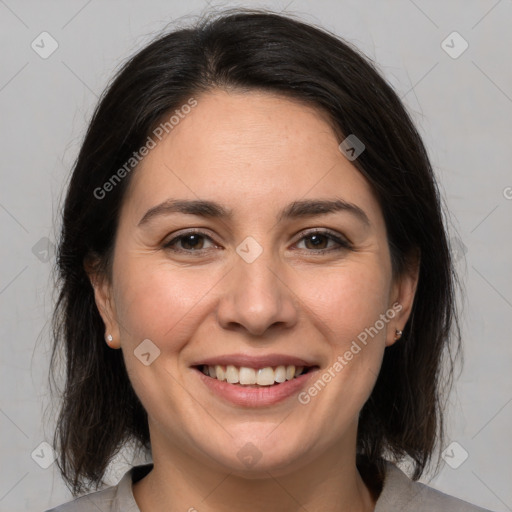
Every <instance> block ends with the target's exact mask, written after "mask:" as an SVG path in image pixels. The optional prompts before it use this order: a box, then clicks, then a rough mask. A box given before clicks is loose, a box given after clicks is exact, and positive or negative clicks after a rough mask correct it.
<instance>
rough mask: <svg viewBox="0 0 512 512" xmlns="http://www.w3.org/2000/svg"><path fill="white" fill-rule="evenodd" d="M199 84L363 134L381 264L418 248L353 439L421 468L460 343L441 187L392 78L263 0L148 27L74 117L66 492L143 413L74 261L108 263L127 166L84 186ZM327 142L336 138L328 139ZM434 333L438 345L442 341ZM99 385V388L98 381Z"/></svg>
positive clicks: (106, 266)
mask: <svg viewBox="0 0 512 512" xmlns="http://www.w3.org/2000/svg"><path fill="white" fill-rule="evenodd" d="M214 88H230V89H241V90H264V91H269V92H272V93H275V94H281V95H285V96H287V97H291V98H294V99H297V100H299V101H303V102H306V103H307V104H309V105H312V106H314V107H315V108H317V109H318V110H319V111H322V112H324V113H326V114H327V115H328V117H329V119H330V120H331V121H332V124H333V126H334V127H335V128H336V130H337V132H338V133H339V134H344V137H346V136H348V135H350V134H355V135H356V136H357V138H358V139H360V140H361V141H362V142H363V143H364V145H365V147H366V149H365V151H364V152H363V153H362V154H361V155H360V156H359V157H358V158H357V159H356V160H355V161H354V162H353V163H354V165H355V166H356V167H357V169H358V170H359V171H360V172H361V173H362V174H363V175H364V176H365V178H366V179H367V181H368V183H369V184H370V186H371V187H372V189H373V191H374V192H375V194H376V196H377V198H378V200H379V203H380V206H381V209H382V212H383V216H384V220H385V222H386V228H387V234H388V242H389V249H390V254H391V260H392V267H393V273H394V276H399V275H401V274H402V273H403V272H405V271H407V263H408V261H409V258H410V256H411V254H413V252H414V251H419V253H420V254H421V263H420V270H419V282H418V287H417V291H416V297H415V300H414V304H413V309H412V312H411V315H410V318H409V321H408V322H407V324H406V326H405V327H404V329H403V337H402V339H401V340H400V341H399V342H397V343H395V344H394V345H393V346H390V347H388V348H387V349H386V351H385V355H384V360H383V364H382V368H381V371H380V374H379V376H378V380H377V383H376V385H375V388H374V390H373V392H372V394H371V396H370V398H369V400H368V401H367V403H366V404H365V405H364V407H363V409H362V411H361V413H360V419H359V430H358V440H357V452H358V454H359V457H360V458H361V460H362V459H363V458H364V459H365V460H367V461H368V462H369V463H370V464H372V465H373V466H374V467H377V468H378V469H379V471H382V467H383V466H382V458H383V457H387V458H391V459H395V460H399V459H401V458H403V457H404V456H409V457H410V458H411V459H412V462H413V465H414V474H413V478H414V479H417V478H419V477H420V476H421V474H422V472H423V470H424V468H425V467H426V465H427V463H428V462H429V461H430V460H431V458H432V454H433V452H434V451H435V447H436V442H438V441H439V440H440V439H442V434H443V422H442V405H443V402H442V398H443V396H444V395H443V393H442V392H441V391H442V385H443V384H444V383H445V379H442V376H443V375H444V374H443V373H442V372H441V369H442V362H443V359H444V358H443V355H444V354H448V355H449V356H450V357H449V359H448V365H447V368H448V375H449V378H448V379H447V380H446V382H448V381H450V380H451V376H452V373H453V371H452V370H453V350H451V349H450V346H451V343H452V342H453V341H456V342H457V348H458V346H459V344H460V329H459V324H458V320H457V314H456V301H455V285H456V284H457V280H456V276H455V274H454V271H453V263H452V261H451V256H450V251H449V247H448V243H447V235H446V231H445V226H444V222H443V216H442V208H441V196H440V193H439V190H438V187H437V184H436V181H435V178H434V174H433V171H432V168H431V165H430V162H429V159H428V157H427V153H426V150H425V147H424V145H423V143H422V140H421V138H420V136H419V135H418V133H417V131H416V129H415V127H414V125H413V123H412V121H411V119H410V117H409V115H408V113H407V112H406V110H405V108H404V106H403V105H402V103H401V101H400V99H399V98H398V96H397V94H396V93H395V92H394V91H393V90H392V88H391V87H390V86H389V85H388V84H387V83H386V82H385V81H384V79H383V78H382V77H381V76H380V74H379V73H378V71H377V70H376V68H375V66H374V65H373V64H372V63H371V62H370V61H369V60H368V59H367V58H365V57H364V56H362V55H361V54H360V53H359V52H358V51H357V50H356V49H355V48H352V47H351V46H350V45H349V44H348V43H346V42H344V41H342V40H341V39H339V38H337V37H336V36H334V35H332V34H330V33H328V32H327V31H325V30H322V29H319V28H316V27H313V26H311V25H308V24H306V23H304V22H301V21H298V20H295V19H293V18H291V17H285V16H282V15H278V14H275V13H270V12H267V11H254V10H250V11H249V10H240V9H238V10H237V11H235V12H233V11H227V12H223V13H220V14H215V15H210V16H209V17H206V18H203V19H202V20H201V21H199V22H198V23H196V24H195V25H194V26H193V27H191V28H182V29H179V30H175V31H173V32H170V33H167V34H164V35H161V36H159V37H158V38H157V39H156V40H154V41H153V42H152V43H150V44H149V45H148V46H146V47H145V48H143V49H142V50H141V51H139V52H138V53H137V54H136V55H135V56H134V57H133V58H131V59H130V60H129V61H128V62H127V63H126V64H125V65H124V66H123V67H122V68H121V70H120V71H119V72H118V73H117V75H116V77H115V78H114V79H113V81H112V83H111V84H110V86H109V87H108V89H107V90H106V91H105V93H104V94H103V96H102V98H101V100H100V102H99V104H98V106H97V108H96V110H95V112H94V115H93V117H92V120H91V122H90V124H89V127H88V130H87V133H86V136H85V140H84V141H83V144H82V147H81V150H80V152H79V155H78V158H77V160H76V163H75V165H74V170H73V173H72V176H71V180H70V182H69V186H68V189H67V196H66V199H65V204H64V208H63V213H62V230H61V237H60V240H59V247H58V259H57V270H58V290H59V298H58V302H57V304H56V308H55V312H54V318H53V332H54V345H53V353H52V368H53V372H54V373H53V375H54V376H55V375H56V372H57V367H58V365H57V360H58V355H59V354H61V353H62V349H63V351H64V355H65V361H66V362H65V388H64V391H63V397H62V405H61V410H60V415H59V417H58V423H57V429H56V433H55V439H54V444H55V447H56V449H57V450H58V451H59V453H60V456H59V459H58V460H59V467H60V469H61V472H62V474H63V477H64V479H65V480H66V482H67V483H68V485H69V486H70V488H71V489H72V491H73V492H74V493H75V494H78V493H80V492H82V491H83V490H85V489H86V488H90V487H92V485H94V484H96V485H98V484H100V483H101V482H102V478H103V475H104V472H105V470H106V468H107V466H108V463H109V461H110V460H111V458H112V456H113V455H114V454H115V453H116V452H117V451H118V450H119V449H120V448H121V447H123V446H124V445H126V443H128V442H129V441H136V442H137V443H140V446H142V447H145V448H146V449H149V448H150V446H149V431H148V423H147V415H146V412H145V410H144V408H143V407H142V405H141V403H140V402H139V400H138V398H137V396H136V395H135V393H134V391H133V388H132V386H131V384H130V381H129V379H128V376H127V373H126V369H125V366H124V363H123V357H122V353H121V351H120V350H111V349H110V348H108V346H107V345H106V343H105V341H104V324H103V322H102V319H101V317H100V315H99V312H98V310H97V307H96V304H95V301H94V295H93V288H92V286H91V283H90V281H89V278H88V276H87V274H86V272H85V269H84V262H85V261H87V260H88V259H90V258H91V257H95V258H96V259H97V261H98V262H99V269H101V270H102V271H104V272H105V273H106V274H107V275H109V272H110V268H111V267H110V263H111V255H112V249H113V246H114V242H115V235H116V228H117V223H118V214H119V211H120V206H121V204H122V201H123V198H124V195H125V190H126V187H127V186H128V184H129V182H130V177H131V175H132V174H133V173H134V172H136V169H135V170H134V171H132V172H131V173H130V174H128V175H127V176H126V177H124V179H122V180H120V182H119V183H116V185H115V186H114V187H113V188H112V190H111V191H109V194H108V199H102V198H101V197H98V193H97V192H96V193H95V191H97V190H98V187H102V186H103V184H104V183H106V182H107V181H109V179H111V178H112V176H113V174H114V173H116V171H117V170H118V169H120V168H122V167H123V165H124V164H125V163H126V162H127V161H128V160H129V159H130V157H131V156H132V154H133V152H134V151H137V150H138V149H139V148H140V147H141V146H142V145H143V144H144V142H145V140H146V139H147V137H148V135H149V134H150V133H151V130H152V129H153V127H154V126H155V124H156V123H157V122H158V121H159V120H161V119H162V117H163V116H164V115H169V113H170V112H172V111H174V110H175V109H177V108H179V107H180V105H183V104H184V103H185V102H186V101H187V99H189V98H190V97H192V96H194V95H197V96H199V95H200V94H202V93H205V92H208V91H209V90H212V89H214ZM340 142H341V139H340ZM447 349H448V350H447ZM107 390H108V391H107Z"/></svg>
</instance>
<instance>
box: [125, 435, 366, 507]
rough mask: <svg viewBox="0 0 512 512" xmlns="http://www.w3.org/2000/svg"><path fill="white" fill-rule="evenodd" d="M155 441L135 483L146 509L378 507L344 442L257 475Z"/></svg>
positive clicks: (139, 503) (135, 493)
mask: <svg viewBox="0 0 512 512" xmlns="http://www.w3.org/2000/svg"><path fill="white" fill-rule="evenodd" d="M155 441H156V442H155ZM167 441H168V440H167ZM351 445H352V443H351ZM152 446H153V460H154V467H153V470H152V471H151V472H150V473H149V474H148V475H147V476H146V477H145V478H143V479H142V480H141V481H139V482H137V483H136V484H134V486H133V493H134V497H135V499H136V501H137V503H138V505H139V508H140V510H141V512H147V511H149V510H150V511H152V512H160V511H164V510H165V511H166V512H175V511H176V512H177V511H189V512H220V511H224V510H226V509H227V508H229V509H231V510H244V512H260V511H261V510H265V511H268V512H299V511H304V510H308V511H310V512H313V511H320V510H321V511H322V512H345V511H346V512H348V511H350V512H371V511H373V510H374V507H375V500H374V497H373V496H372V494H371V492H370V491H369V489H368V488H367V486H366V485H365V483H364V481H363V479H362V478H361V475H360V474H359V472H358V470H357V467H356V457H355V450H347V449H343V448H345V447H342V446H339V447H332V446H330V447H328V448H327V449H326V450H325V452H324V453H322V454H321V455H320V456H319V457H316V458H315V459H314V460H312V461H310V462H308V463H307V464H304V465H302V466H301V467H300V468H297V469H295V470H292V471H286V472H284V473H282V474H277V473H276V472H275V471H272V470H271V469H269V470H267V471H265V470H263V471H262V473H261V474H259V475H257V476H256V477H253V478H248V477H246V476H240V475H238V474H236V473H234V472H230V471H229V470H226V468H224V470H222V468H219V467H213V466H209V465H207V464H206V463H205V461H199V460H197V459H195V458H193V457H192V456H191V455H190V453H186V452H184V451H183V450H181V449H179V447H177V446H173V447H172V449H171V448H170V447H169V446H168V445H167V446H166V447H165V448H166V449H162V448H163V446H159V443H158V441H157V440H156V439H153V438H152ZM353 446H355V443H354V444H353Z"/></svg>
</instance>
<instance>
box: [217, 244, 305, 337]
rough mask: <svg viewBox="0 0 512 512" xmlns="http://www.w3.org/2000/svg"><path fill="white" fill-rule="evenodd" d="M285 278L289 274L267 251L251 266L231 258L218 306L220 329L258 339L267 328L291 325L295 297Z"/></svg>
mask: <svg viewBox="0 0 512 512" xmlns="http://www.w3.org/2000/svg"><path fill="white" fill-rule="evenodd" d="M287 276H289V273H287V272H286V269H285V268H284V267H283V265H281V264H280V263H279V261H277V260H276V259H273V255H272V254H271V252H270V251H264V252H263V253H262V254H261V255H260V256H259V257H258V258H257V259H256V260H255V261H253V262H252V263H248V262H246V261H244V260H243V259H242V258H239V257H237V258H235V262H234V268H233V269H232V271H231V272H229V273H228V275H227V276H226V278H225V282H224V288H223V293H222V296H221V299H220V301H219V304H218V309H217V320H218V322H219V324H220V325H221V327H222V328H224V329H228V330H245V331H247V332H248V333H250V334H252V335H254V336H262V335H263V334H265V333H266V331H267V330H269V329H270V328H271V327H272V328H276V327H280V328H291V327H292V326H293V325H295V323H296V322H297V319H298V298H297V297H296V296H295V295H294V293H293V289H292V286H291V283H290V282H289V278H287Z"/></svg>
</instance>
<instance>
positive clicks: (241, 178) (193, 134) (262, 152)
mask: <svg viewBox="0 0 512 512" xmlns="http://www.w3.org/2000/svg"><path fill="white" fill-rule="evenodd" d="M196 100H197V106H195V107H194V108H193V109H191V110H190V111H189V113H188V114H186V115H182V116H181V118H180V119H179V122H178V123H177V124H175V125H174V126H173V128H172V129H171V130H169V133H168V134H166V135H165V136H164V137H163V138H162V140H161V141H159V142H157V144H156V146H155V147H154V149H152V150H151V151H150V152H149V154H148V155H147V156H145V157H144V159H143V160H142V162H141V163H140V164H139V166H138V168H137V169H136V171H135V172H134V175H133V176H132V182H131V184H130V187H129V190H128V191H127V196H126V201H125V204H128V205H129V210H130V211H132V213H134V214H135V212H137V213H140V212H141V211H142V209H143V208H147V207H150V206H152V205H153V204H156V203H158V202H161V201H165V200H166V199H167V198H168V197H182V198H187V199H198V198H201V199H209V200H214V201H217V202H219V203H222V204H228V205H232V206H233V210H234V211H235V212H236V211H237V209H239V210H240V211H241V210H242V209H251V208H252V209H255V208H256V209H260V210H261V209H262V208H265V209H266V210H268V209H271V208H272V207H273V206H274V205H275V206H276V207H277V206H278V204H277V203H279V202H282V203H283V204H284V203H286V202H290V201H294V200H297V199H299V198H308V197H315V198H317V197H322V196H323V197H333V195H336V196H338V197H340V196H342V197H343V198H344V199H346V200H350V201H351V202H355V203H360V205H361V206H362V207H363V208H364V207H366V209H370V210H372V209H375V208H377V209H378V204H377V202H376V199H375V197H374V196H373V193H372V191H371V188H370V186H369V185H368V183H367V181H366V179H365V178H364V177H363V176H362V174H361V173H360V172H359V171H358V170H357V169H356V168H355V166H354V165H352V163H351V162H350V161H348V160H347V159H346V158H345V157H344V156H343V154H342V153H341V151H340V150H339V147H338V146H339V143H340V142H341V141H340V140H339V137H338V136H337V135H336V133H335V132H334V130H333V128H332V126H331V124H330V121H329V119H328V117H327V115H326V114H325V113H324V112H322V111H320V110H319V109H315V108H313V107H312V106H309V105H306V104H304V103H301V102H298V101H295V100H291V99H288V98H285V97H282V96H277V95H274V94H270V93H267V92H256V91H251V92H226V91H215V92H210V93H206V94H203V95H201V96H198V97H197V98H196ZM377 214H378V212H377ZM369 216H371V212H369Z"/></svg>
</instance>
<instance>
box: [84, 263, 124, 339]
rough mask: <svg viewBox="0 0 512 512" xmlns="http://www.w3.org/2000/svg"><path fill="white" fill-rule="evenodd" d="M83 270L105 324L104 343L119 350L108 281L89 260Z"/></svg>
mask: <svg viewBox="0 0 512 512" xmlns="http://www.w3.org/2000/svg"><path fill="white" fill-rule="evenodd" d="M84 268H85V271H86V273H87V276H88V277H89V280H90V282H91V285H92V287H93V289H94V300H95V302H96V307H97V308H98V311H99V313H100V315H101V318H102V319H103V323H104V324H105V341H106V343H107V345H108V346H109V347H110V348H115V349H118V348H121V342H120V336H119V325H118V322H117V314H116V309H115V301H114V300H113V293H112V284H111V282H110V279H109V278H108V276H107V275H105V273H104V272H101V271H100V270H98V265H96V264H95V263H91V260H88V261H87V262H86V263H84ZM109 334H110V335H111V336H112V341H109V340H107V336H108V335H109Z"/></svg>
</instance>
